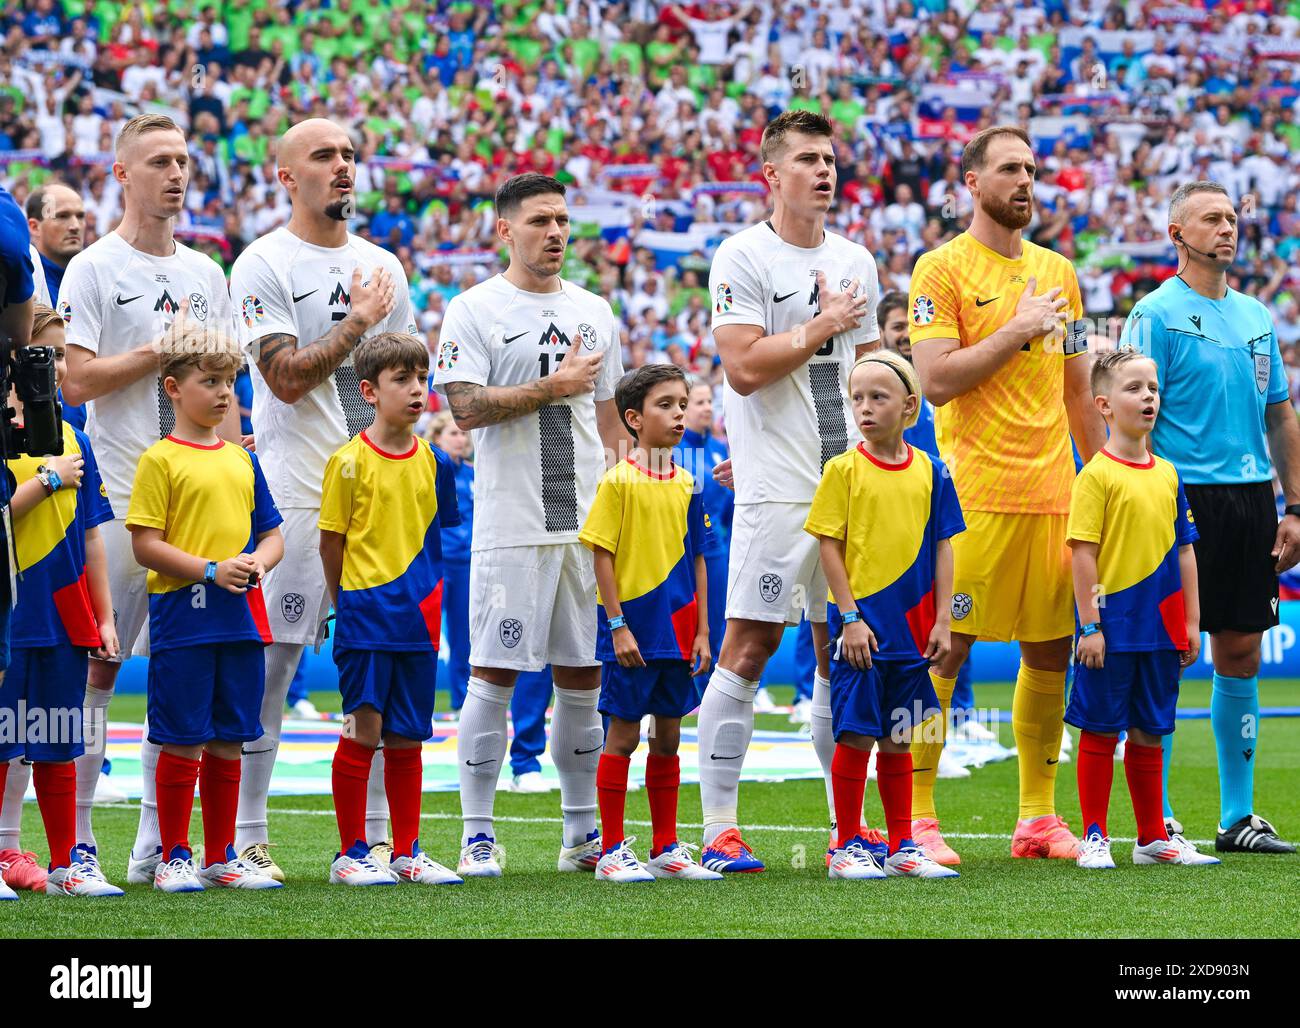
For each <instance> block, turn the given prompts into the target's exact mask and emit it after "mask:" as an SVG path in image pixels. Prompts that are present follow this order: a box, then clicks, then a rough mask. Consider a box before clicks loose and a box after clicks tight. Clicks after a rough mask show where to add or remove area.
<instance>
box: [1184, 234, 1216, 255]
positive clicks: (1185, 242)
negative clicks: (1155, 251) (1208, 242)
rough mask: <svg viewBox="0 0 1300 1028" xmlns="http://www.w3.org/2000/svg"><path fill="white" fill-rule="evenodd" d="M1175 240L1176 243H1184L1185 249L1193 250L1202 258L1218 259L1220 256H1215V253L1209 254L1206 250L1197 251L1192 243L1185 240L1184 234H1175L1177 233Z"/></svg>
mask: <svg viewBox="0 0 1300 1028" xmlns="http://www.w3.org/2000/svg"><path fill="white" fill-rule="evenodd" d="M1174 240H1175V241H1176V242H1179V243H1182V244H1183V245H1184V246H1185V247H1187V249H1189V250H1191V251H1192V253H1199V254H1200V255H1201V256H1202V257H1217V256H1218V255H1217V254H1215V253H1213V252H1207V251H1205V250H1198V249H1196V247H1194V246H1193V245H1192V244H1191V243H1189V242H1188V241H1187V240H1186V239H1184V238H1183V234H1182V233H1181V232H1175V233H1174Z"/></svg>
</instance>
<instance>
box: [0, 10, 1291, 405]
mask: <svg viewBox="0 0 1300 1028" xmlns="http://www.w3.org/2000/svg"><path fill="white" fill-rule="evenodd" d="M2 10H3V13H2V14H0V30H3V33H4V42H3V46H2V47H0V182H2V183H3V184H4V185H6V186H7V187H8V188H9V189H10V190H11V191H12V192H13V193H14V195H15V197H16V198H17V199H18V200H19V202H20V203H23V202H24V201H25V200H26V199H27V198H28V197H29V196H30V195H31V193H32V191H33V190H35V189H37V188H39V187H40V186H41V185H42V184H44V183H46V182H48V181H52V180H54V181H61V182H66V183H68V184H70V185H71V186H73V188H74V189H75V190H76V191H77V192H78V193H79V194H80V196H81V198H82V201H83V203H84V205H85V210H86V221H85V232H84V237H83V238H81V239H79V240H78V241H77V243H76V246H77V248H78V249H79V248H80V247H81V246H84V245H87V244H88V243H90V242H91V241H93V240H94V239H95V238H97V237H98V236H100V235H102V234H103V233H105V232H107V231H109V230H110V229H111V228H112V227H113V226H114V225H115V224H116V223H117V221H118V220H119V218H120V217H121V196H120V192H119V190H118V188H117V185H116V183H115V182H114V181H113V177H112V173H111V164H112V154H111V151H112V140H113V139H114V138H115V136H116V133H117V131H118V130H119V129H120V128H121V126H122V125H123V124H124V123H125V121H126V119H127V118H129V117H130V116H131V115H133V114H135V113H138V112H142V111H157V112H161V113H168V114H171V115H172V116H173V117H175V118H176V120H177V121H178V122H179V123H180V124H182V125H184V126H187V127H188V135H189V139H190V145H191V147H192V151H191V155H192V159H193V162H194V175H193V180H192V182H191V185H190V189H189V193H188V196H187V198H186V210H185V213H184V215H183V216H182V219H181V223H180V224H179V225H178V227H177V236H178V237H179V238H182V239H184V240H186V241H187V242H189V243H190V244H191V245H195V246H197V247H199V248H200V249H203V250H205V251H207V252H209V253H211V254H212V256H213V257H214V258H215V259H216V260H217V261H218V262H219V263H220V264H222V266H223V267H224V268H225V269H226V270H227V271H228V270H229V268H230V266H231V264H232V263H233V261H234V260H235V258H236V257H238V256H239V254H240V253H241V252H242V251H243V249H244V248H245V247H246V246H247V245H248V244H250V243H251V242H252V241H253V240H255V239H256V238H258V237H260V236H262V235H265V234H266V233H267V232H269V231H271V230H272V229H274V228H276V227H278V226H280V225H283V224H285V223H286V222H287V221H288V218H289V215H290V209H289V205H288V201H287V198H286V196H285V193H284V191H283V189H281V188H280V187H279V186H278V184H277V182H276V177H275V157H276V155H275V153H274V149H273V141H274V140H275V139H277V138H279V137H280V136H281V135H282V133H283V132H284V130H285V129H286V128H287V127H288V126H289V125H290V124H291V123H293V122H295V121H298V120H301V119H302V118H304V117H307V116H320V117H328V118H332V119H335V120H337V121H339V122H340V123H342V124H345V125H348V126H350V127H351V128H352V130H353V132H354V135H355V137H356V139H357V142H358V166H357V177H358V181H357V183H356V192H357V205H358V210H357V215H358V218H357V220H356V221H355V222H354V223H353V227H354V230H355V231H358V232H360V233H361V234H362V235H365V236H368V237H369V238H370V239H372V240H373V241H375V242H377V243H379V244H380V245H381V246H384V247H385V248H387V249H389V250H391V251H392V252H394V253H395V254H396V255H397V256H398V258H399V259H400V260H401V262H402V265H403V267H404V268H405V270H406V273H407V276H408V280H409V281H410V282H411V291H412V296H411V300H412V306H413V309H414V311H415V314H416V319H417V323H418V325H419V327H420V329H421V330H422V331H423V332H424V333H425V336H426V340H427V342H428V344H429V346H430V348H431V350H433V351H434V352H436V350H437V344H438V332H439V328H440V325H441V322H442V318H443V314H444V312H445V310H446V306H447V304H448V302H449V301H450V299H451V298H452V297H453V296H455V295H456V294H457V293H459V292H461V291H463V290H464V289H466V288H468V287H469V286H471V285H473V284H474V283H476V282H479V281H482V280H483V279H485V278H487V277H488V276H489V275H491V274H493V273H495V272H496V271H498V270H500V268H501V267H502V266H503V265H502V263H501V256H500V252H499V247H498V245H497V243H496V241H495V239H494V234H493V225H494V219H493V216H492V212H491V197H492V195H493V193H494V190H495V189H496V188H497V186H498V185H499V184H500V183H501V182H502V181H504V180H505V179H506V178H507V177H509V176H510V175H512V174H516V173H518V172H521V171H527V170H536V171H541V172H543V173H547V174H554V175H556V176H557V177H558V178H559V179H560V180H561V181H564V182H566V183H568V184H570V186H571V196H570V205H571V207H572V208H573V217H574V232H573V240H572V243H571V245H570V250H569V254H568V258H567V262H566V266H565V270H564V275H565V277H566V278H569V279H571V280H574V281H577V282H579V283H581V284H584V285H587V286H588V287H590V288H592V289H594V290H596V291H597V292H599V293H600V294H601V295H602V296H605V297H607V298H608V299H609V300H610V302H611V304H612V305H613V307H614V310H615V312H616V313H617V314H618V315H619V317H620V318H621V331H622V333H623V350H624V354H623V357H624V365H625V367H629V368H630V367H635V366H638V365H640V364H642V363H645V362H647V361H649V360H666V361H670V362H672V363H675V364H678V365H679V366H682V367H684V368H687V369H689V370H692V371H696V372H701V373H705V374H710V375H712V376H713V381H714V382H715V383H718V382H720V379H721V366H720V364H719V363H718V360H717V357H716V354H715V353H714V350H713V343H712V338H711V335H710V332H709V328H708V317H707V315H708V311H709V298H708V296H707V290H706V289H705V288H704V287H705V286H706V285H707V269H708V265H709V260H710V255H711V253H712V251H713V250H714V249H715V248H716V245H717V243H718V242H719V241H720V239H722V238H724V237H725V236H726V235H728V234H730V233H731V232H733V231H735V230H737V229H739V228H741V227H743V226H745V225H747V224H751V223H752V222H753V221H754V220H757V219H758V218H761V217H762V215H763V211H764V209H765V205H766V203H767V197H766V190H765V187H764V186H763V184H762V183H761V181H760V179H759V177H758V168H759V159H758V144H759V139H760V137H761V134H762V130H763V126H764V125H765V124H766V122H767V121H768V120H770V118H771V117H773V116H774V115H775V114H776V113H777V112H779V111H780V110H783V109H785V108H787V107H789V108H795V109H798V108H808V109H812V110H817V111H820V112H822V113H824V114H826V115H827V116H828V117H830V118H831V119H832V121H833V122H834V123H835V124H836V126H837V128H838V130H839V134H838V138H837V141H836V149H837V154H838V158H839V183H838V189H839V191H840V196H839V198H838V202H837V204H836V205H835V206H834V208H833V209H832V212H831V222H832V227H833V228H834V229H835V230H836V231H839V232H842V233H843V234H845V235H846V236H848V237H849V238H850V239H852V240H854V241H858V242H861V243H863V244H864V245H865V246H867V247H868V249H869V250H871V252H872V253H873V254H874V255H875V257H876V260H877V263H878V265H879V268H880V272H881V287H882V292H884V291H888V290H898V291H900V292H902V293H903V294H904V295H906V293H907V289H908V284H909V281H910V276H911V271H912V268H913V266H914V264H915V262H916V260H917V258H918V257H919V256H920V255H921V254H922V253H923V252H925V251H927V250H930V249H933V248H934V247H936V246H938V245H939V244H940V243H942V242H944V241H946V240H947V239H949V238H951V237H952V236H954V235H955V234H956V233H957V232H959V231H961V230H962V229H963V228H964V227H965V226H966V225H967V224H968V222H969V218H970V213H971V201H970V197H969V195H968V194H967V193H966V191H965V190H964V189H960V188H958V186H957V181H958V165H957V159H958V156H959V154H960V150H961V146H962V144H963V143H964V142H965V141H966V140H968V139H969V138H970V137H971V136H972V135H973V134H974V133H975V132H976V131H978V130H979V129H980V128H982V127H985V126H987V125H990V124H995V123H999V122H1012V123H1017V124H1020V125H1021V126H1022V127H1024V128H1025V129H1027V130H1028V131H1029V133H1030V134H1031V136H1032V138H1033V140H1034V144H1035V150H1036V152H1037V153H1038V154H1039V155H1040V162H1039V176H1038V182H1037V185H1036V194H1037V195H1036V200H1037V203H1036V208H1037V210H1036V214H1035V219H1034V222H1033V224H1032V225H1031V227H1030V229H1029V230H1028V232H1027V235H1028V236H1029V238H1032V239H1033V240H1034V241H1036V242H1039V243H1042V244H1045V245H1049V246H1051V247H1053V248H1054V249H1056V250H1058V251H1059V252H1061V253H1063V254H1065V255H1066V256H1068V257H1070V258H1071V259H1072V260H1073V261H1074V262H1075V265H1076V268H1077V271H1078V275H1079V280H1080V285H1081V287H1082V290H1083V295H1084V302H1085V308H1086V313H1087V314H1088V316H1089V317H1093V318H1099V319H1104V318H1109V317H1113V318H1115V319H1116V320H1115V321H1114V322H1113V323H1112V325H1113V328H1112V329H1111V331H1110V333H1109V334H1111V335H1112V336H1117V335H1118V331H1119V328H1118V326H1119V324H1120V323H1121V321H1120V319H1122V317H1123V316H1124V315H1125V314H1126V313H1127V312H1128V310H1129V309H1131V307H1132V305H1133V304H1134V303H1135V302H1136V301H1137V300H1138V299H1140V298H1141V296H1143V295H1144V294H1145V293H1146V292H1148V291H1150V289H1152V288H1154V287H1155V285H1157V284H1158V283H1159V282H1160V281H1162V280H1163V279H1164V278H1166V277H1168V276H1169V275H1171V274H1172V273H1173V271H1174V267H1175V263H1174V251H1173V248H1172V247H1171V246H1170V245H1169V244H1168V240H1167V239H1166V238H1165V236H1164V232H1163V225H1164V220H1163V219H1164V212H1165V209H1166V206H1167V201H1168V195H1169V193H1170V192H1171V190H1172V189H1173V188H1174V186H1175V185H1176V184H1177V183H1179V182H1181V181H1185V180H1188V179H1211V180H1214V181H1217V182H1220V183H1222V184H1223V185H1225V186H1226V187H1227V188H1228V190H1229V193H1230V195H1231V196H1232V198H1233V200H1234V201H1235V202H1236V203H1237V204H1238V206H1239V209H1240V211H1241V216H1242V226H1243V230H1242V233H1241V246H1240V249H1239V253H1238V260H1237V262H1236V264H1235V265H1234V267H1233V269H1232V272H1231V276H1230V281H1231V284H1232V285H1233V286H1234V287H1236V288H1240V289H1242V290H1243V291H1245V292H1247V293H1249V294H1252V295H1256V296H1258V297H1259V298H1260V299H1261V300H1263V301H1264V302H1266V303H1267V304H1268V305H1269V307H1270V309H1271V311H1272V313H1273V316H1274V323H1275V325H1276V328H1277V335H1278V339H1279V342H1280V344H1281V346H1282V353H1283V356H1284V359H1285V361H1286V364H1287V367H1288V370H1289V374H1290V380H1291V389H1292V397H1293V399H1295V398H1297V397H1300V351H1298V349H1297V344H1300V260H1297V258H1298V257H1300V208H1298V207H1297V195H1300V119H1298V118H1297V115H1296V105H1295V104H1296V97H1297V94H1298V93H1300V75H1298V74H1297V68H1300V63H1297V59H1298V58H1300V2H1297V0H1291V2H1290V3H1289V4H1288V3H1284V2H1282V0H1226V2H1220V3H1217V4H1215V3H1213V2H1209V0H1190V2H1187V3H1182V4H1175V3H1172V2H1170V0H1150V2H1136V0H1135V2H1130V3H1127V4H1119V3H1114V4H1106V3H1102V2H1099V0H1017V2H1016V3H1014V4H1007V5H1003V4H995V3H993V2H991V0H980V2H978V3H974V2H971V0H917V2H912V0H805V2H803V3H788V2H782V0H771V2H768V0H764V2H760V3H744V4H722V3H716V2H709V3H705V4H699V5H691V6H687V7H684V8H683V7H679V6H677V5H675V4H669V3H657V2H654V0H631V2H629V3H619V4H615V3H599V4H598V3H584V2H580V0H579V2H565V0H541V2H535V3H517V2H497V3H481V2H480V3H471V2H460V3H448V2H445V0H438V2H420V0H409V2H404V0H376V2H373V3H365V4H362V3H357V2H355V0H302V2H298V3H284V4H277V3H269V2H267V0H226V2H221V3H215V2H213V3H209V2H204V0H197V2H189V0H170V2H167V3H122V2H117V0H99V2H94V3H92V2H87V0H34V2H32V3H28V2H27V0H22V2H18V0H7V2H5V3H4V4H3V5H2ZM29 213H35V214H37V215H39V214H40V211H39V209H38V210H36V211H33V212H29ZM49 231H50V232H51V237H52V238H51V241H50V243H49V245H48V246H47V248H46V249H47V250H48V249H49V248H50V247H53V248H55V249H57V247H58V245H59V242H58V240H56V239H53V236H54V235H55V234H56V233H57V229H55V228H51V229H50V230H49ZM72 252H75V250H74V251H72ZM70 256H71V252H70V253H69V254H68V257H70Z"/></svg>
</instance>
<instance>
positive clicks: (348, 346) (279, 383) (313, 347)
mask: <svg viewBox="0 0 1300 1028" xmlns="http://www.w3.org/2000/svg"><path fill="white" fill-rule="evenodd" d="M350 295H351V297H352V310H351V311H350V312H349V314H348V316H347V317H346V318H344V319H343V320H342V321H340V322H339V323H338V324H337V325H335V326H334V327H333V328H331V329H330V330H329V331H328V332H326V333H325V334H324V335H323V336H321V337H320V338H319V339H316V340H314V341H313V342H311V343H308V344H307V345H306V346H303V347H299V346H298V340H297V338H296V337H295V336H292V335H290V334H289V333H287V332H273V333H271V334H270V335H265V336H262V338H260V339H259V340H257V342H256V343H254V344H253V354H254V356H255V357H256V358H257V370H258V371H260V372H261V373H262V377H263V378H264V379H266V384H267V385H268V386H269V387H270V389H271V392H272V393H274V394H275V397H276V399H278V400H282V401H284V402H285V403H297V402H298V401H299V400H301V399H302V398H303V397H304V396H306V395H307V394H308V393H310V392H311V391H312V390H313V389H315V388H316V387H317V386H318V385H320V384H321V383H322V382H324V381H325V379H327V378H329V377H330V375H332V374H334V371H335V369H336V368H338V366H339V365H340V364H342V363H343V362H344V361H345V360H347V358H348V355H349V354H350V353H351V352H352V351H353V349H354V348H355V347H356V345H357V343H359V342H361V337H362V336H364V335H365V334H366V333H367V332H368V331H370V329H371V328H373V327H374V326H375V325H377V324H379V322H381V321H383V319H384V318H386V317H388V314H389V312H390V311H391V310H392V309H393V303H394V296H395V290H394V285H393V279H392V277H391V276H390V275H389V274H388V272H387V271H385V270H383V269H382V268H376V269H375V272H374V274H373V275H372V277H371V280H370V283H369V284H368V285H365V286H363V285H362V284H361V269H360V267H358V268H357V269H356V270H355V271H354V272H353V273H352V292H351V294H350Z"/></svg>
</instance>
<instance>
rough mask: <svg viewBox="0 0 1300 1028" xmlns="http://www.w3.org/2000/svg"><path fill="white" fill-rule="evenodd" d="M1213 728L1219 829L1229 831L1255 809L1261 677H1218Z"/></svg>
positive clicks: (1212, 710) (1212, 704)
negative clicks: (1217, 775) (1216, 760)
mask: <svg viewBox="0 0 1300 1028" xmlns="http://www.w3.org/2000/svg"><path fill="white" fill-rule="evenodd" d="M1210 725H1211V726H1212V727H1213V729H1214V746H1215V749H1216V750H1218V753H1219V826H1220V827H1221V828H1228V827H1230V826H1231V825H1234V824H1236V823H1237V822H1238V821H1240V820H1241V819H1242V818H1243V817H1245V816H1246V815H1247V814H1252V813H1254V810H1255V749H1256V746H1257V745H1258V738H1257V735H1258V730H1259V677H1258V676H1254V677H1251V678H1225V677H1224V676H1222V675H1218V674H1216V675H1215V676H1214V692H1213V693H1212V694H1211V696H1210Z"/></svg>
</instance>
